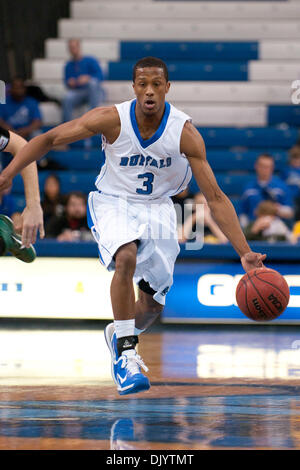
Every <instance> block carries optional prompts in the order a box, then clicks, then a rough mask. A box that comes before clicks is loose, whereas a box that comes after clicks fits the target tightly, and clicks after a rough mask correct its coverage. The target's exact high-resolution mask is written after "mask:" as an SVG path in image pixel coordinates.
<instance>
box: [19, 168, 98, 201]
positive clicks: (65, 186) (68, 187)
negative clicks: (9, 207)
mask: <svg viewBox="0 0 300 470" xmlns="http://www.w3.org/2000/svg"><path fill="white" fill-rule="evenodd" d="M53 173H55V174H56V175H57V176H58V178H59V180H60V185H61V192H62V194H67V193H69V192H70V191H82V192H83V193H85V194H88V193H89V192H90V191H94V190H96V187H95V180H96V178H97V176H98V173H99V172H98V171H93V172H91V171H77V172H76V171H55V172H54V171H51V172H50V171H41V172H39V185H40V191H41V194H43V188H44V184H45V180H46V178H47V177H48V176H49V174H53ZM12 193H13V194H14V195H18V196H21V195H22V196H23V195H24V185H23V180H22V177H21V175H17V176H16V177H15V178H14V181H13V187H12Z"/></svg>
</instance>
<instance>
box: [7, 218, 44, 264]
mask: <svg viewBox="0 0 300 470" xmlns="http://www.w3.org/2000/svg"><path fill="white" fill-rule="evenodd" d="M0 219H2V220H3V221H4V222H6V224H7V226H8V228H9V229H10V230H11V231H12V232H13V234H11V238H12V239H13V240H14V242H15V243H17V244H19V245H20V249H21V246H22V240H19V239H18V238H17V234H16V232H15V229H14V223H13V221H12V219H11V218H10V217H8V216H7V215H2V214H1V215H0ZM24 248H25V247H24ZM25 249H27V250H28V248H25ZM30 249H31V250H32V252H33V256H34V257H33V259H30V260H24V259H22V258H21V257H20V256H21V255H22V254H21V253H18V254H16V253H14V252H13V251H10V253H11V254H12V255H13V256H14V257H15V258H17V259H19V260H20V261H23V262H24V263H32V262H33V261H34V260H35V259H36V251H35V248H34V246H33V245H32V244H30Z"/></svg>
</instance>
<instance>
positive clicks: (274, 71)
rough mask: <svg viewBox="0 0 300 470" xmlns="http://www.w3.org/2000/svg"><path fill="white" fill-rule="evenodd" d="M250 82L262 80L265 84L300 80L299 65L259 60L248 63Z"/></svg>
mask: <svg viewBox="0 0 300 470" xmlns="http://www.w3.org/2000/svg"><path fill="white" fill-rule="evenodd" d="M248 78H249V80H262V81H263V82H264V83H267V82H269V81H272V82H276V81H286V82H289V83H287V84H289V85H290V86H291V82H292V81H293V80H297V79H299V64H298V63H297V61H295V60H293V61H278V60H276V61H270V60H259V61H249V62H248Z"/></svg>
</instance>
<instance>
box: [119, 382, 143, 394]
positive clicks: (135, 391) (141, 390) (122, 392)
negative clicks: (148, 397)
mask: <svg viewBox="0 0 300 470" xmlns="http://www.w3.org/2000/svg"><path fill="white" fill-rule="evenodd" d="M149 388H150V383H148V384H146V383H144V384H141V385H139V386H137V387H135V388H134V385H133V386H132V387H131V388H129V389H127V390H120V389H118V392H119V394H120V395H129V394H130V393H140V392H146V391H147V390H149Z"/></svg>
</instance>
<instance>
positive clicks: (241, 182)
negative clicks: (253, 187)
mask: <svg viewBox="0 0 300 470" xmlns="http://www.w3.org/2000/svg"><path fill="white" fill-rule="evenodd" d="M215 176H216V179H217V182H218V184H219V186H220V188H221V189H222V191H224V193H225V194H227V195H228V196H229V197H238V196H241V194H242V193H243V191H244V188H245V186H246V185H247V184H248V183H249V182H250V181H252V180H253V178H254V176H253V174H250V173H244V174H242V173H241V174H236V175H228V174H224V173H215ZM189 188H190V191H191V192H192V193H193V194H195V193H197V192H199V187H198V184H197V182H196V180H195V178H194V177H192V180H191V182H190V184H189Z"/></svg>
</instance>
